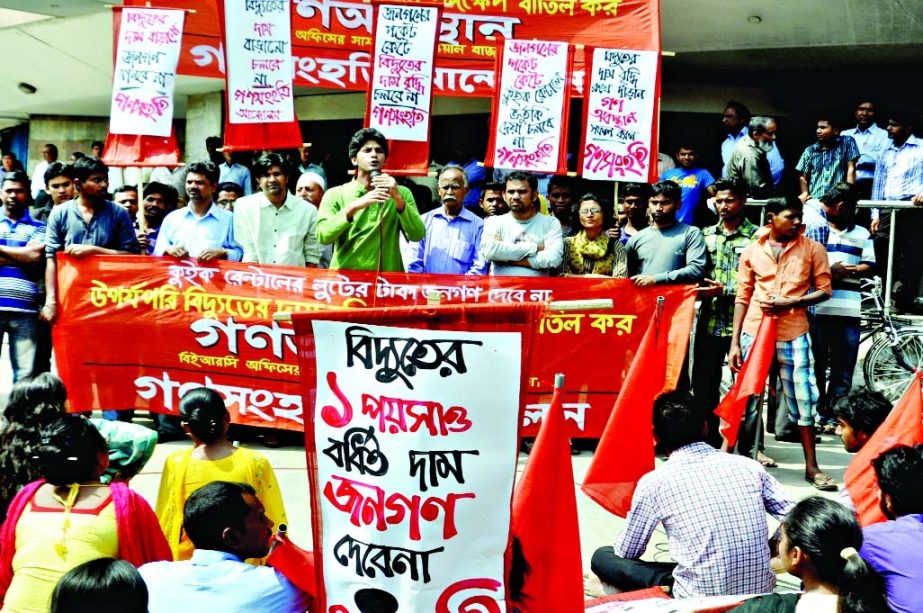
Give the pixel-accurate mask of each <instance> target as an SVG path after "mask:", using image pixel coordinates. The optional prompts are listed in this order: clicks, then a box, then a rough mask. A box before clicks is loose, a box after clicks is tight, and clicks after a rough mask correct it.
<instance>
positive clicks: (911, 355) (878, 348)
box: [859, 277, 923, 402]
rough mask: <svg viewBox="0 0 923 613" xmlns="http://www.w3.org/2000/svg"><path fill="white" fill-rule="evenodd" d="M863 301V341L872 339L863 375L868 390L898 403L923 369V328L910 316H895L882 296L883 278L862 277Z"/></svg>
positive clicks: (864, 363) (866, 355)
mask: <svg viewBox="0 0 923 613" xmlns="http://www.w3.org/2000/svg"><path fill="white" fill-rule="evenodd" d="M861 288H862V297H863V302H864V303H868V302H869V301H871V305H870V308H868V309H866V310H864V311H863V313H862V332H861V334H860V341H859V342H860V344H861V343H864V342H865V341H867V340H869V339H872V346H871V347H870V348H869V350H868V352H867V353H866V354H865V360H864V361H863V364H862V374H863V376H864V377H865V384H866V385H867V386H868V388H869V389H871V390H874V391H878V392H881V393H882V394H884V395H885V397H887V398H888V400H890V401H891V402H896V401H897V400H898V399H899V398H900V397H901V395H902V394H903V393H904V390H905V389H907V385H908V383H909V382H910V379H911V377H912V376H913V372H914V369H916V368H923V327H921V326H920V325H919V324H914V321H913V320H912V319H910V318H907V317H900V316H892V315H891V313H890V312H889V310H888V308H887V307H885V305H884V301H883V300H882V296H881V277H872V278H869V279H862V280H861Z"/></svg>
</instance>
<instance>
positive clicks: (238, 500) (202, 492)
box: [183, 481, 256, 551]
mask: <svg viewBox="0 0 923 613" xmlns="http://www.w3.org/2000/svg"><path fill="white" fill-rule="evenodd" d="M244 494H250V495H251V496H256V490H254V489H253V487H252V486H251V485H248V484H246V483H232V482H230V481H212V482H211V483H209V484H207V485H203V486H202V487H200V488H199V489H197V490H196V491H194V492H193V493H192V494H190V496H189V498H187V499H186V506H185V507H183V530H185V532H186V536H188V537H189V540H190V541H192V544H193V545H195V548H196V549H214V550H216V551H227V550H228V546H227V543H225V541H224V530H225V528H233V529H235V530H243V529H244V521H245V520H246V518H247V515H248V514H249V513H250V510H251V509H250V506H249V505H248V504H247V503H246V501H245V500H244Z"/></svg>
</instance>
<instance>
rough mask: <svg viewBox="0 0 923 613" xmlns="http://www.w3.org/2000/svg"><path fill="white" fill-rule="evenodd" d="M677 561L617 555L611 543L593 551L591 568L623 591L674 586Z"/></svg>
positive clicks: (594, 572) (606, 581)
mask: <svg viewBox="0 0 923 613" xmlns="http://www.w3.org/2000/svg"><path fill="white" fill-rule="evenodd" d="M674 568H676V563H675V562H644V561H642V560H629V559H626V558H620V557H619V556H617V555H615V551H614V550H613V548H612V546H611V545H607V546H605V547H600V548H599V549H597V550H596V552H595V553H593V558H592V560H590V569H591V570H592V571H593V574H595V575H596V576H597V577H599V578H600V579H601V580H602V581H603V582H604V583H608V584H609V585H611V586H613V587H615V588H617V589H618V590H620V591H622V592H630V591H632V590H643V589H647V588H649V587H656V586H661V585H666V586H670V587H673V569H674Z"/></svg>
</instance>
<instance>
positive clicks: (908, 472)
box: [872, 445, 923, 517]
mask: <svg viewBox="0 0 923 613" xmlns="http://www.w3.org/2000/svg"><path fill="white" fill-rule="evenodd" d="M872 468H874V469H875V476H876V477H877V478H878V488H879V489H880V490H881V493H882V494H887V495H888V496H889V497H890V498H891V511H892V513H894V515H895V516H897V517H902V516H904V515H912V514H918V513H923V445H916V446H915V447H909V446H907V445H897V446H895V447H892V448H891V449H889V450H887V451H885V452H884V453H882V454H881V455H879V456H878V457H877V458H875V459H874V460H872Z"/></svg>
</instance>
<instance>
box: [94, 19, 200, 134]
mask: <svg viewBox="0 0 923 613" xmlns="http://www.w3.org/2000/svg"><path fill="white" fill-rule="evenodd" d="M183 18H184V12H183V11H173V10H161V9H129V8H126V9H124V10H122V19H121V27H120V28H119V37H118V51H117V52H116V54H115V69H114V70H113V73H112V106H111V109H110V112H109V133H110V134H134V135H147V136H162V137H163V136H170V133H171V131H172V130H173V89H174V86H175V85H176V65H177V62H178V61H179V53H180V48H181V41H182V36H183Z"/></svg>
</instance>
